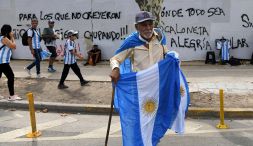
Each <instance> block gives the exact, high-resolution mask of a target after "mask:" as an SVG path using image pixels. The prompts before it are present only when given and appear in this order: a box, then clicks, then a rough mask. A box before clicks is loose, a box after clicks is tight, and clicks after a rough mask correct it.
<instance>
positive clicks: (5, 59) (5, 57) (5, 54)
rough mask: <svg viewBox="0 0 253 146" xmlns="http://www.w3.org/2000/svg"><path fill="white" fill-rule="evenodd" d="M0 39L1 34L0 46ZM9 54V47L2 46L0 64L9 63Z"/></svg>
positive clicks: (1, 44)
mask: <svg viewBox="0 0 253 146" xmlns="http://www.w3.org/2000/svg"><path fill="white" fill-rule="evenodd" d="M2 39H3V36H0V47H1V46H3V43H2ZM11 55H12V51H11V49H10V48H9V47H7V46H4V47H3V48H2V49H1V50H0V64H4V63H10V58H11Z"/></svg>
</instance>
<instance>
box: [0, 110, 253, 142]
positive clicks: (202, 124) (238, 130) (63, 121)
mask: <svg viewBox="0 0 253 146" xmlns="http://www.w3.org/2000/svg"><path fill="white" fill-rule="evenodd" d="M107 122H108V116H106V115H87V114H79V113H77V114H67V113H42V112H36V123H37V130H39V131H41V132H42V135H41V136H40V137H38V138H34V139H32V138H26V136H25V135H26V134H27V133H29V132H31V126H30V119H29V112H28V111H11V110H0V146H79V145H82V146H103V145H104V141H105V135H106V129H107ZM218 123H219V119H191V118H188V119H186V130H185V134H183V135H177V134H175V133H173V132H172V131H169V132H167V133H166V135H165V136H164V137H163V138H162V139H161V141H160V144H159V145H158V146H170V145H176V146H203V145H205V146H252V143H253V127H252V125H253V120H252V119H247V120H245V119H235V120H231V119H227V120H225V123H226V124H227V125H229V127H230V128H229V129H217V128H216V127H215V126H216V125H217V124H218ZM108 145H109V146H120V145H122V136H121V128H120V122H119V117H118V116H113V117H112V125H111V131H110V136H109V142H108Z"/></svg>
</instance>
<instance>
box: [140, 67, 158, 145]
mask: <svg viewBox="0 0 253 146" xmlns="http://www.w3.org/2000/svg"><path fill="white" fill-rule="evenodd" d="M136 80H137V88H138V96H139V112H140V126H141V134H142V140H143V144H144V145H145V146H152V133H153V128H154V122H155V117H156V112H157V107H158V103H159V68H158V64H156V65H154V66H153V67H151V68H149V69H147V70H145V71H141V72H138V73H137V75H136ZM148 100H152V101H154V102H155V103H156V109H155V111H154V112H153V113H148V112H147V111H145V109H144V107H143V105H144V104H145V102H147V101H148Z"/></svg>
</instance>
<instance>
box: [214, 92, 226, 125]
mask: <svg viewBox="0 0 253 146" xmlns="http://www.w3.org/2000/svg"><path fill="white" fill-rule="evenodd" d="M219 93H220V123H219V124H217V125H216V127H217V128H218V129H227V128H228V125H226V124H225V122H224V94H223V89H220V92H219Z"/></svg>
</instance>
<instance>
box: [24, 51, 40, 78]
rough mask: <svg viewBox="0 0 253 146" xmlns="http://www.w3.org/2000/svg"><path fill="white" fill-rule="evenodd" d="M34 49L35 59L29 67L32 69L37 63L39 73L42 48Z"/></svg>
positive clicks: (38, 72)
mask: <svg viewBox="0 0 253 146" xmlns="http://www.w3.org/2000/svg"><path fill="white" fill-rule="evenodd" d="M33 50H34V58H35V60H34V61H33V63H32V64H30V65H29V66H28V67H27V69H29V70H30V69H32V68H33V67H34V66H35V65H36V72H37V74H40V61H41V55H40V52H41V49H33Z"/></svg>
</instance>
